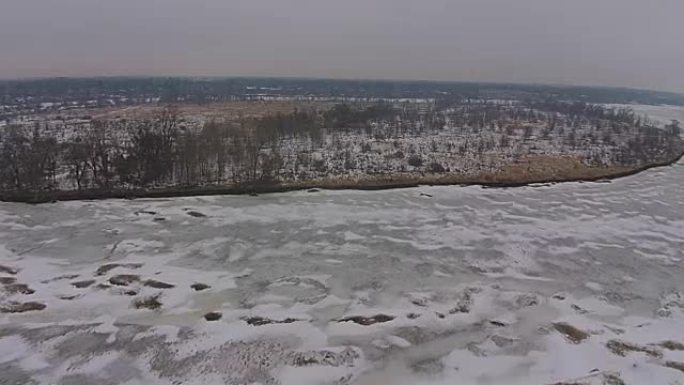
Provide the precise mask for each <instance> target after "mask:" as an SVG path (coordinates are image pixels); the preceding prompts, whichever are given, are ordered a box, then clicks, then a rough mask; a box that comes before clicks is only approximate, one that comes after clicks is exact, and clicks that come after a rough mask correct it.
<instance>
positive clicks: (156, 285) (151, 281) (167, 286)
mask: <svg viewBox="0 0 684 385" xmlns="http://www.w3.org/2000/svg"><path fill="white" fill-rule="evenodd" d="M143 285H145V286H148V287H153V288H155V289H173V288H174V287H176V285H173V284H170V283H166V282H162V281H155V280H154V279H148V280H147V281H145V283H143Z"/></svg>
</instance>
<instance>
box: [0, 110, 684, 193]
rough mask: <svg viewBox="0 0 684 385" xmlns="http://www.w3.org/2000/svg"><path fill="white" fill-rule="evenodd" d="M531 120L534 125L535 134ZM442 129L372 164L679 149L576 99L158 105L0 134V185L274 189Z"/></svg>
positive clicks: (628, 116) (626, 161) (625, 161)
mask: <svg viewBox="0 0 684 385" xmlns="http://www.w3.org/2000/svg"><path fill="white" fill-rule="evenodd" d="M532 123H533V124H535V125H536V126H534V127H544V128H543V129H542V130H541V131H540V132H535V131H534V130H533V129H532V127H533V126H532ZM447 127H451V129H452V130H453V129H454V127H456V130H457V133H458V135H462V137H463V138H465V140H463V141H461V142H459V144H458V145H452V143H451V142H449V143H447V144H446V145H445V144H444V143H438V142H436V141H435V140H434V139H433V142H432V145H431V146H430V147H429V148H426V149H423V150H422V151H424V152H427V153H428V154H423V153H420V151H417V152H416V151H414V150H412V149H411V153H409V154H405V153H404V152H403V151H402V150H401V149H400V148H398V147H397V146H396V145H395V146H394V147H392V146H390V147H389V149H388V150H384V151H387V154H386V155H383V156H385V158H386V159H387V162H388V164H389V162H390V160H392V159H395V160H396V159H404V162H405V163H406V165H407V167H409V166H410V167H412V169H420V170H421V172H435V173H440V172H446V171H447V170H448V167H445V166H444V165H441V164H439V163H438V162H436V161H435V160H434V157H432V159H433V160H431V161H429V162H424V161H423V158H424V157H425V156H426V155H429V153H436V152H449V153H453V154H460V155H462V156H466V155H467V154H469V153H474V154H480V155H482V154H484V153H485V152H486V151H492V150H495V149H497V148H498V149H500V150H502V152H503V150H506V149H508V150H506V151H507V152H511V151H515V148H517V147H516V146H519V143H520V141H521V140H524V141H528V142H534V141H535V140H544V139H545V136H546V137H549V136H552V135H555V136H559V137H560V139H558V138H556V139H557V140H560V141H561V143H563V146H567V148H568V149H570V150H576V149H578V148H580V149H581V148H583V146H590V145H591V146H600V145H603V146H609V145H610V146H615V138H617V137H619V136H624V135H627V136H628V140H626V141H624V142H625V143H626V145H624V146H622V147H621V148H619V150H618V151H616V152H615V153H614V154H613V155H612V159H613V160H612V161H614V162H616V163H618V164H620V165H637V164H643V163H645V162H651V161H659V160H661V159H664V158H667V157H668V156H673V154H676V153H677V152H681V151H682V142H681V128H680V125H679V123H677V122H673V123H672V124H670V125H668V126H667V127H666V128H665V129H660V128H656V127H654V126H652V125H650V124H649V123H648V122H644V121H643V120H642V118H640V117H637V116H635V115H634V114H633V112H631V111H629V110H615V109H607V108H605V107H601V106H595V105H591V104H585V103H559V102H544V103H542V102H535V103H532V104H530V105H516V106H505V105H501V104H496V103H487V102H479V103H466V102H463V101H462V102H461V103H459V104H456V105H452V106H451V107H449V108H444V109H440V107H437V106H435V105H432V106H429V105H427V106H422V107H420V108H418V107H416V106H415V105H410V104H404V105H402V104H394V105H391V104H386V103H377V104H371V105H367V104H366V105H349V104H338V105H335V106H333V107H332V108H330V109H327V110H318V109H314V108H311V109H308V110H299V109H294V110H293V111H292V112H290V113H278V114H273V115H267V116H263V117H260V118H248V119H240V120H239V121H231V120H226V121H221V122H218V121H210V122H207V123H205V124H204V125H202V126H201V127H196V128H193V127H187V126H186V125H185V124H184V122H183V119H182V118H181V117H180V116H179V112H178V110H177V109H176V108H174V107H167V108H164V109H163V110H162V111H161V112H160V113H159V114H158V115H157V116H156V117H155V118H153V119H149V120H144V121H127V120H102V121H98V120H94V121H92V122H91V123H90V124H89V125H88V126H87V127H85V128H82V129H77V130H73V132H72V133H70V134H69V135H68V136H67V137H66V139H64V140H58V139H57V135H56V134H55V133H54V132H51V131H50V130H47V129H44V128H43V127H41V126H40V125H36V126H34V127H32V128H30V129H29V128H26V127H21V126H8V127H5V128H4V130H3V132H2V133H1V135H0V141H1V144H0V150H1V151H2V153H1V154H0V187H1V188H2V189H3V190H6V191H45V190H56V189H75V190H82V189H102V190H107V189H113V188H118V189H140V188H158V187H169V186H179V185H183V186H202V185H207V184H236V185H239V184H254V183H277V182H279V181H283V180H289V179H296V178H298V175H300V172H301V171H302V170H304V171H307V170H308V171H310V172H319V173H325V172H333V173H334V170H333V171H330V170H328V169H327V168H328V167H327V166H326V162H325V161H324V160H321V159H318V158H316V157H314V156H313V154H314V152H316V151H318V150H321V149H324V150H325V149H328V150H330V151H331V153H332V155H331V156H332V157H338V158H339V159H340V162H342V163H341V164H342V165H343V166H342V169H345V170H350V169H354V168H356V167H358V164H359V161H360V160H362V159H363V158H364V156H365V157H366V158H367V156H366V155H364V154H368V153H369V152H371V151H373V148H372V146H371V143H372V141H369V140H380V141H390V142H391V141H392V140H393V139H397V138H404V139H405V138H410V137H422V136H424V135H426V134H430V135H432V134H435V133H439V132H440V131H441V130H445V129H446V128H447ZM459 130H460V131H459ZM517 132H520V133H521V134H520V137H519V138H518V137H517V136H516V135H517V134H516V133H517ZM492 133H497V135H498V136H494V135H493V134H492ZM533 134H537V135H536V136H535V135H533ZM344 135H347V136H348V135H352V136H356V137H359V138H360V139H359V141H358V143H359V146H358V147H355V146H351V145H350V143H349V142H347V143H346V144H344V143H342V142H341V140H340V137H341V136H344ZM363 138H367V140H363ZM495 138H498V139H495ZM533 147H534V145H533V144H532V145H529V146H528V147H526V148H533ZM392 148H394V150H392ZM388 167H389V166H388ZM301 175H308V174H306V173H304V174H301Z"/></svg>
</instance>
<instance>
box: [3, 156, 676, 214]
mask: <svg viewBox="0 0 684 385" xmlns="http://www.w3.org/2000/svg"><path fill="white" fill-rule="evenodd" d="M682 157H684V151H683V152H682V153H680V154H678V155H677V156H676V157H674V158H672V159H669V160H665V161H662V162H654V163H650V164H648V165H644V166H640V167H591V166H587V165H586V164H584V163H583V162H581V160H579V159H577V158H575V157H569V156H568V157H563V156H561V157H551V156H543V155H536V156H530V157H527V158H525V159H523V160H521V161H518V162H516V163H513V164H510V165H507V166H505V167H503V169H502V170H500V171H498V172H487V173H479V174H471V175H469V174H462V173H438V174H425V173H421V174H418V173H401V174H396V173H395V174H391V175H387V174H381V175H364V176H355V177H349V176H341V177H331V178H325V179H317V180H310V181H298V182H282V183H277V182H276V183H273V182H271V183H264V182H261V183H249V184H239V185H215V186H172V187H165V188H153V189H120V188H115V189H107V190H103V189H88V190H52V191H5V192H0V201H3V202H17V203H30V204H39V203H50V202H56V201H74V200H102V199H138V198H170V197H187V196H200V195H244V194H251V195H254V194H267V193H278V192H288V191H297V190H312V189H328V190H385V189H395V188H409V187H417V186H449V185H459V186H482V187H483V188H506V187H524V186H529V185H535V184H549V183H564V182H598V181H606V180H613V179H617V178H624V177H627V176H631V175H635V174H638V173H640V172H643V171H646V170H649V169H652V168H657V167H667V166H671V165H674V164H676V163H677V162H679V161H680V160H681V159H682Z"/></svg>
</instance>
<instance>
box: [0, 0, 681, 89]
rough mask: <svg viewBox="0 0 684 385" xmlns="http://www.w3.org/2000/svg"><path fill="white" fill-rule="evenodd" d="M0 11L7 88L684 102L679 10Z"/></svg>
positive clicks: (202, 1)
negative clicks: (414, 83)
mask: <svg viewBox="0 0 684 385" xmlns="http://www.w3.org/2000/svg"><path fill="white" fill-rule="evenodd" d="M6 2H7V3H8V4H6V5H4V6H3V12H2V14H0V49H1V50H2V52H3V58H2V59H0V79H6V80H11V79H25V78H46V77H47V78H50V77H110V76H113V77H117V76H135V77H149V76H151V77H297V78H325V79H369V80H427V81H454V82H489V83H524V84H544V85H571V86H607V87H626V88H639V89H653V90H663V91H675V92H684V75H682V71H681V64H682V63H684V50H682V49H678V48H677V47H678V46H679V45H680V44H679V41H678V38H679V37H680V36H684V23H681V22H680V20H679V15H681V14H684V3H682V2H681V1H676V0H656V1H654V2H648V3H647V2H644V1H637V0H603V1H601V2H596V1H589V0H577V1H574V2H561V1H557V0H519V1H517V2H510V1H507V0H479V1H476V0H460V1H447V0H429V1H425V2H420V3H418V2H409V1H406V0H394V1H390V0H379V1H375V2H373V3H366V2H362V1H360V0H350V1H347V2H344V3H340V2H331V1H325V0H319V1H312V0H294V1H291V2H289V3H288V4H285V3H282V2H278V1H275V0H256V1H250V2H247V3H244V2H231V1H219V0H199V1H195V2H193V3H186V2H183V1H180V0H166V1H162V0H138V1H134V0H121V1H117V2H103V3H94V2H92V1H89V0H34V1H31V2H27V1H25V0H22V1H20V0H6Z"/></svg>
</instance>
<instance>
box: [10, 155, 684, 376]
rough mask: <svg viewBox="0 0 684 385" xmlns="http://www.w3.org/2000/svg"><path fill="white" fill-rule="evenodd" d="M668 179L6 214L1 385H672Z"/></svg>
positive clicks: (678, 311)
mask: <svg viewBox="0 0 684 385" xmlns="http://www.w3.org/2000/svg"><path fill="white" fill-rule="evenodd" d="M682 181H684V164H682V163H680V164H677V165H675V166H672V167H667V168H661V169H656V170H650V171H647V172H644V173H642V174H639V175H636V176H632V177H628V178H625V179H620V180H616V181H613V182H611V183H568V184H560V185H553V186H537V187H525V188H515V189H483V188H479V187H456V186H454V187H422V188H412V189H399V190H387V191H374V192H360V191H315V192H305V191H302V192H295V193H283V194H271V195H262V196H258V197H249V196H223V197H193V198H178V199H164V200H161V199H157V200H142V199H141V200H134V201H123V200H109V201H98V202H65V203H56V204H46V205H38V206H28V205H22V204H11V203H2V204H0V265H1V267H0V277H2V284H3V289H0V309H3V311H4V312H5V313H0V384H34V383H37V384H57V383H60V384H157V383H158V384H180V383H184V384H219V383H221V384H223V383H227V384H264V385H266V384H293V385H302V384H378V385H379V384H406V385H409V384H411V385H412V384H455V383H458V384H507V385H510V384H554V383H558V382H562V381H565V382H572V383H587V384H603V383H606V384H620V383H623V382H624V383H625V384H684V345H681V344H684V261H683V260H684V190H683V189H682V187H683V184H682ZM22 284H23V285H22ZM197 284H201V285H197ZM27 304H28V305H27ZM23 305H26V306H29V307H31V306H33V307H37V309H36V310H32V311H26V312H17V313H9V311H19V310H25V309H21V307H22V306H23ZM41 305H45V306H46V307H45V308H44V309H42V310H40V309H39V308H41V307H42V306H41ZM212 312H213V313H212ZM207 313H212V314H211V315H209V316H208V317H209V318H211V319H214V318H219V317H220V318H219V319H218V320H214V321H208V320H206V319H205V314H207ZM212 316H213V318H212ZM678 344H679V345H678ZM611 381H612V382H611ZM618 381H623V382H618Z"/></svg>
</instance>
